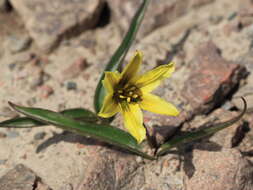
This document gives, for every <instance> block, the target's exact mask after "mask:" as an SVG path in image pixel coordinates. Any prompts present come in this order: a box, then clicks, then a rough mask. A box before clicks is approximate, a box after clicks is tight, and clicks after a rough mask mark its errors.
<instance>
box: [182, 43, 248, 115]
mask: <svg viewBox="0 0 253 190" xmlns="http://www.w3.org/2000/svg"><path fill="white" fill-rule="evenodd" d="M190 69H191V74H190V76H189V78H188V80H187V81H186V82H185V87H184V89H183V91H182V96H184V97H185V98H186V99H187V100H188V102H189V104H190V105H191V107H192V108H193V109H194V111H195V112H197V113H208V112H210V111H211V110H212V109H213V108H215V106H217V105H219V104H220V103H222V102H223V101H224V100H225V98H226V97H227V96H228V95H229V93H231V92H232V90H234V88H235V87H236V86H237V85H238V84H239V81H240V80H241V79H243V78H245V77H246V76H247V72H246V68H245V67H244V66H242V65H239V64H235V63H233V62H232V61H227V60H225V59H224V58H223V57H221V54H220V50H219V49H218V48H217V46H216V45H215V44H214V43H212V42H207V43H203V44H201V45H200V47H199V48H198V51H197V53H196V58H195V59H194V60H193V64H192V65H191V68H190Z"/></svg>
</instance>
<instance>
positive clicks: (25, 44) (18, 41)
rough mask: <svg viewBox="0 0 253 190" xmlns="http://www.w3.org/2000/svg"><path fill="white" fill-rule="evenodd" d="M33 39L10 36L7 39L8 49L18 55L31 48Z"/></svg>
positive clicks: (23, 36) (22, 36)
mask: <svg viewBox="0 0 253 190" xmlns="http://www.w3.org/2000/svg"><path fill="white" fill-rule="evenodd" d="M31 42H32V39H31V38H30V37H29V36H27V35H21V36H16V35H10V36H8V38H7V42H6V43H7V48H9V50H10V52H11V53H18V52H20V51H24V50H26V49H27V48H29V46H30V44H31Z"/></svg>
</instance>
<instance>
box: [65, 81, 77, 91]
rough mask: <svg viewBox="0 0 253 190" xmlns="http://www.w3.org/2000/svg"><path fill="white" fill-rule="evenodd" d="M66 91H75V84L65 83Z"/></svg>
mask: <svg viewBox="0 0 253 190" xmlns="http://www.w3.org/2000/svg"><path fill="white" fill-rule="evenodd" d="M66 86H67V90H76V89H77V84H76V83H75V82H72V81H69V82H67V85H66Z"/></svg>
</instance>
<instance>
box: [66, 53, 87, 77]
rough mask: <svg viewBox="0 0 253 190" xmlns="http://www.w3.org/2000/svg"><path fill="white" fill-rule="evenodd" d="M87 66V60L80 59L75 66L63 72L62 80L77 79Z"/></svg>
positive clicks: (72, 65)
mask: <svg viewBox="0 0 253 190" xmlns="http://www.w3.org/2000/svg"><path fill="white" fill-rule="evenodd" d="M87 66H88V64H87V62H86V59H85V58H83V57H80V58H78V59H77V60H76V61H75V62H74V63H73V64H71V65H70V66H69V67H68V68H66V69H65V70H63V71H62V79H63V80H67V79H72V78H75V77H77V76H78V75H79V74H80V73H81V72H82V71H83V70H84V69H85V68H86V67H87Z"/></svg>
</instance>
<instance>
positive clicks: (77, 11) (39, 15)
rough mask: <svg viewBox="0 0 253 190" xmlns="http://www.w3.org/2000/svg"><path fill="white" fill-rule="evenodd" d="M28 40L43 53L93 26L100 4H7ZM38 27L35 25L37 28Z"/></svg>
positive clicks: (89, 0)
mask: <svg viewBox="0 0 253 190" xmlns="http://www.w3.org/2000/svg"><path fill="white" fill-rule="evenodd" d="M11 3H12V5H13V7H14V9H16V10H17V12H18V13H19V14H20V15H21V17H22V19H23V21H24V23H25V26H26V28H27V30H28V31H29V34H30V36H31V37H32V38H33V39H34V41H35V43H36V44H37V45H38V46H39V48H41V49H42V50H44V51H50V50H52V48H53V47H55V46H56V45H58V42H59V41H60V40H61V39H62V38H63V37H67V38H69V37H72V36H74V35H76V34H77V33H80V32H82V31H84V30H86V29H89V28H91V27H93V26H94V25H96V23H97V20H98V18H99V15H100V10H101V8H102V7H103V0H77V1H73V0H54V1H51V0H36V1H35V0H23V1H20V0H11ZM38 23H39V24H38Z"/></svg>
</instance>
